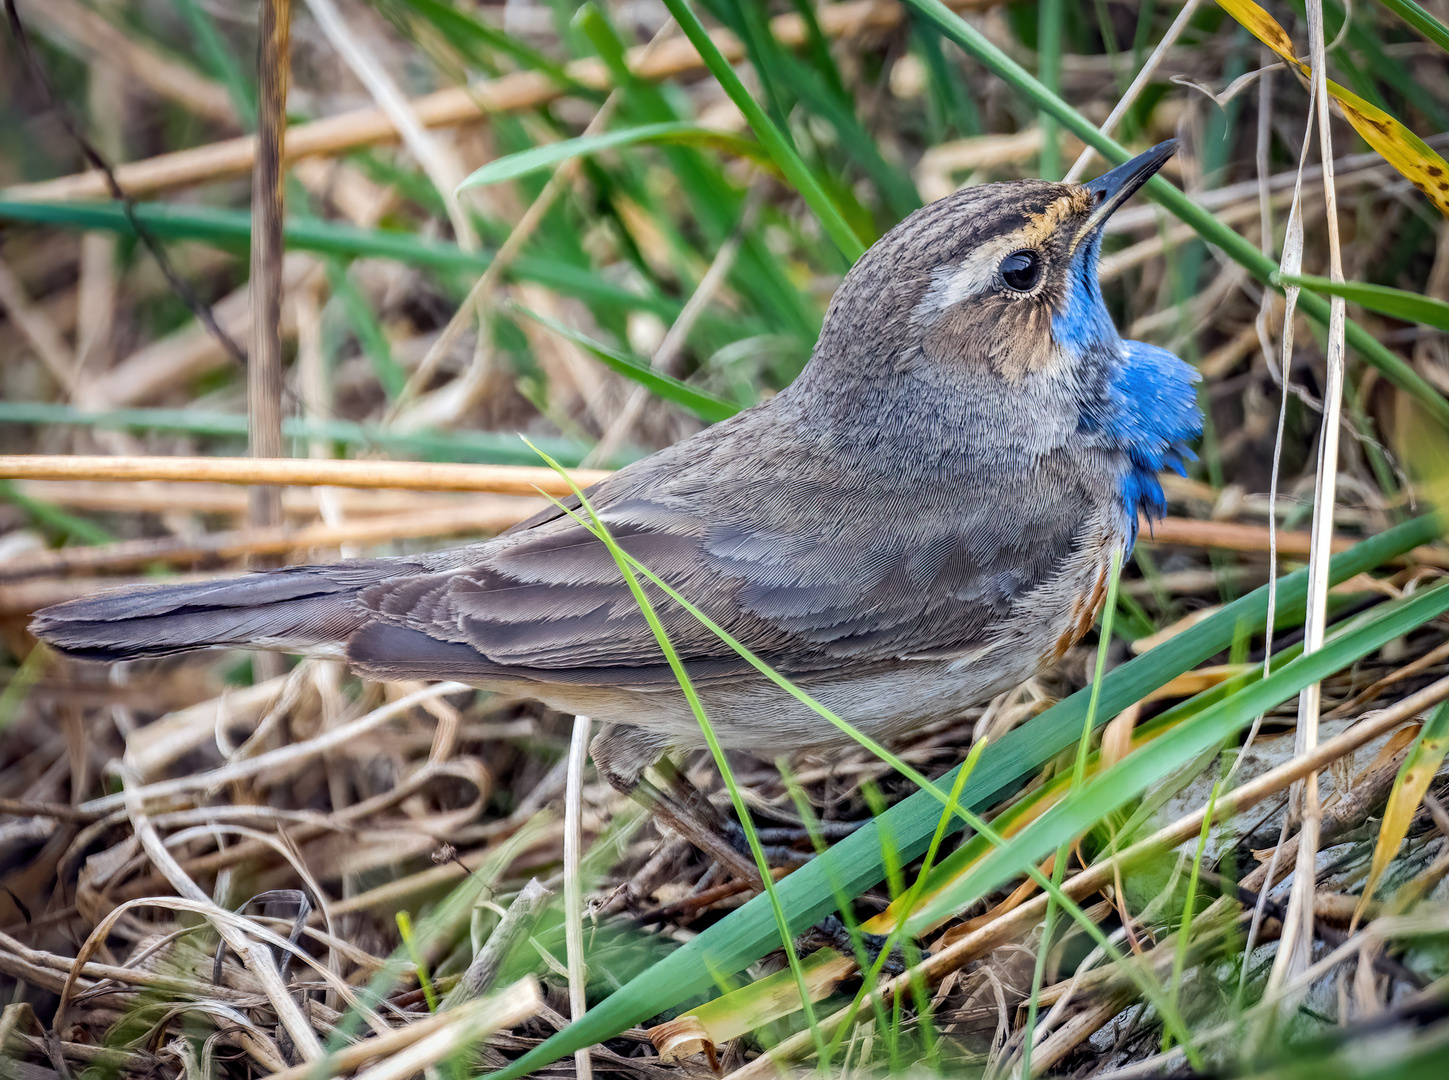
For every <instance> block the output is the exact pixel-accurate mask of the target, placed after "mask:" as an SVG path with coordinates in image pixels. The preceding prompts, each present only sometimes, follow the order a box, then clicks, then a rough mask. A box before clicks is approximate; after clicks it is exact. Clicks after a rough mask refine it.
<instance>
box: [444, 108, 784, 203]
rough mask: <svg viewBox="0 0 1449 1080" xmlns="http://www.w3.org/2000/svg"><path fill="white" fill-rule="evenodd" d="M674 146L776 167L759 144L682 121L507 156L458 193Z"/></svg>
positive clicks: (476, 174)
mask: <svg viewBox="0 0 1449 1080" xmlns="http://www.w3.org/2000/svg"><path fill="white" fill-rule="evenodd" d="M656 143H672V144H678V145H682V146H691V145H700V146H713V147H717V148H719V149H721V150H723V151H725V152H727V153H731V154H735V155H736V156H738V157H745V158H749V159H750V160H752V161H754V162H756V163H757V164H763V165H765V166H766V167H767V168H771V167H773V162H772V161H771V159H770V158H768V157H766V156H765V154H764V153H763V151H761V149H760V147H759V144H758V143H754V142H751V141H750V140H748V139H741V138H740V137H738V136H737V135H731V134H730V133H729V132H727V131H714V130H712V129H710V128H703V127H700V126H699V125H698V124H688V123H684V122H683V121H674V122H670V123H663V124H643V125H640V126H638V127H630V128H620V129H619V130H617V131H608V132H605V133H604V134H602V135H587V136H580V137H579V138H577V139H563V140H560V141H559V142H554V143H548V144H546V145H544V146H535V147H534V148H533V149H532V150H523V151H520V152H519V153H517V154H508V155H507V156H505V157H500V158H494V159H493V160H492V161H490V162H489V163H488V164H487V165H484V166H483V167H482V168H480V169H477V170H475V171H474V172H472V173H471V174H469V176H468V177H467V179H465V180H464V181H463V182H462V183H461V184H459V185H458V190H459V191H462V190H464V189H466V188H473V187H486V186H487V185H489V184H499V183H502V182H503V181H505V180H513V179H515V178H517V177H519V176H527V175H528V174H529V173H533V172H542V171H543V170H545V169H551V168H553V167H554V166H555V165H558V164H560V163H561V162H564V161H567V160H568V159H569V158H575V157H584V156H587V155H589V154H598V153H601V152H603V151H605V150H613V149H616V148H618V147H621V146H638V145H640V144H656Z"/></svg>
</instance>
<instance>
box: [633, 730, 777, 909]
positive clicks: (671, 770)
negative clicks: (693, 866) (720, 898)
mask: <svg viewBox="0 0 1449 1080" xmlns="http://www.w3.org/2000/svg"><path fill="white" fill-rule="evenodd" d="M654 768H655V771H656V772H657V773H659V776H660V779H661V780H662V781H663V783H664V786H663V787H660V786H657V785H655V784H654V783H653V782H652V781H650V780H649V779H648V778H647V777H644V776H641V777H639V779H638V781H637V782H636V783H635V784H634V787H633V789H632V790H631V791H630V792H629V795H630V796H631V797H632V798H634V799H637V800H638V801H639V802H641V803H643V804H644V805H645V806H646V807H648V808H649V809H650V810H651V811H653V813H654V815H655V816H656V817H658V818H660V819H661V820H663V821H664V823H665V824H666V825H668V826H669V827H670V828H671V829H673V830H674V831H675V832H677V833H679V834H680V835H681V836H683V837H684V838H685V839H686V840H688V841H689V842H690V843H691V844H693V845H694V846H695V847H697V848H699V849H700V850H701V851H703V852H704V853H705V854H707V855H710V856H712V857H713V858H714V859H715V860H716V861H718V862H721V863H723V864H724V865H725V866H726V867H727V868H728V869H729V871H730V872H731V873H732V874H734V875H735V876H736V877H737V878H740V879H741V880H742V881H748V882H749V883H750V884H751V885H753V886H754V887H755V888H757V889H758V888H760V887H761V886H762V884H763V883H762V882H761V880H760V871H759V868H758V867H756V866H755V862H754V860H753V859H751V858H750V857H749V855H748V854H746V853H744V852H741V851H740V850H739V848H738V846H736V844H735V843H734V842H733V834H734V833H736V832H738V829H739V826H737V825H734V823H733V822H731V821H728V820H727V819H726V818H725V816H724V815H723V814H721V813H720V812H719V811H718V810H717V809H715V806H714V804H713V803H711V802H710V801H709V799H707V798H706V797H705V795H704V793H703V792H702V791H700V790H699V788H697V787H695V786H694V785H693V784H692V783H690V782H689V780H688V778H687V777H685V776H684V774H683V773H681V772H680V771H679V770H678V769H676V768H675V767H674V765H673V763H671V762H670V761H669V759H668V758H660V759H659V761H657V762H655V765H654Z"/></svg>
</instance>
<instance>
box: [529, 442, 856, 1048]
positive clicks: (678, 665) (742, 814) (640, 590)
mask: <svg viewBox="0 0 1449 1080" xmlns="http://www.w3.org/2000/svg"><path fill="white" fill-rule="evenodd" d="M539 456H540V457H542V458H543V459H544V461H546V462H547V463H548V464H549V465H550V466H551V467H552V468H553V469H554V471H555V472H557V473H558V474H559V476H561V477H563V479H564V480H565V481H567V483H568V485H569V487H571V488H573V493H574V497H575V498H577V499H578V501H579V506H580V507H582V509H583V510H584V512H585V513H587V514H588V516H589V520H590V521H592V522H593V526H594V528H593V531H594V534H595V535H596V536H597V537H598V538H599V539H600V540H602V541H603V543H604V544H605V545H606V546H607V547H608V549H609V554H610V555H612V556H613V557H614V562H615V563H616V564H617V565H618V567H619V572H620V573H621V574H622V575H623V577H624V582H625V584H627V585H628V587H629V592H630V593H631V594H632V595H633V597H634V602H635V603H636V604H638V605H639V611H640V613H641V614H642V615H643V616H644V619H645V621H646V622H648V624H649V629H650V631H651V632H652V633H653V634H654V640H655V641H657V642H658V643H659V648H660V650H661V651H662V652H663V653H664V658H665V660H666V661H667V662H668V664H669V668H670V670H671V671H672V672H673V673H674V678H675V681H677V682H678V683H679V689H680V690H681V691H682V692H683V693H684V697H685V700H686V701H688V702H689V708H690V710H691V711H692V712H693V713H694V718H695V720H696V721H698V723H699V730H700V732H701V733H702V734H703V735H704V738H705V742H706V743H708V745H709V752H710V754H711V756H712V757H713V758H714V763H715V767H716V768H718V769H719V771H720V775H721V776H722V777H723V778H724V782H725V787H726V788H728V789H729V793H730V802H731V803H732V804H733V806H734V810H735V817H736V819H737V820H738V821H739V824H740V828H741V829H743V830H744V834H745V839H746V841H747V842H748V843H749V846H750V854H751V855H752V856H753V857H754V860H755V866H756V867H757V868H758V869H759V872H760V880H761V882H762V883H763V884H764V887H765V895H766V897H768V899H769V901H770V908H771V911H772V912H773V914H774V916H775V926H776V929H777V930H778V931H779V934H780V944H781V947H782V948H783V949H784V950H785V956H786V957H787V958H788V960H789V962H790V970H791V971H792V972H793V973H794V975H795V985H796V988H797V990H798V991H799V993H800V997H801V1000H802V1001H804V1002H806V1005H805V1014H806V1019H807V1021H808V1022H809V1024H810V1026H811V1029H812V1030H813V1031H815V1033H816V1049H817V1052H818V1053H819V1055H820V1061H821V1063H822V1066H823V1067H825V1068H828V1067H829V1057H828V1052H827V1049H826V1046H825V1041H824V1039H823V1038H822V1037H821V1036H820V1034H819V1030H818V1027H817V1025H816V1022H815V1014H814V1010H813V1009H812V1008H811V1006H810V1004H809V994H808V991H807V989H806V986H805V973H804V971H803V970H802V969H801V967H800V956H799V954H798V953H797V952H796V950H795V942H794V937H793V935H792V934H791V932H790V925H789V922H788V921H787V920H786V918H785V910H784V908H783V907H782V906H781V904H780V898H779V895H778V892H777V891H776V887H775V879H774V876H773V875H772V874H771V873H770V863H769V860H767V859H766V858H765V849H764V847H763V846H762V845H761V843H760V837H759V833H758V832H756V830H755V826H754V821H753V819H752V818H751V817H750V811H749V806H748V804H747V803H746V802H745V797H744V793H743V792H741V790H740V787H739V783H738V782H737V781H736V780H735V776H734V770H732V769H731V768H730V764H729V761H728V759H726V757H725V754H724V750H723V748H722V747H721V746H720V744H719V737H718V736H717V735H716V734H715V731H714V727H713V726H712V725H711V724H710V722H709V718H708V717H707V716H706V715H705V711H704V704H703V702H701V701H700V699H699V693H698V692H697V691H696V690H695V688H694V682H693V680H691V679H690V677H689V672H688V671H687V670H686V669H685V666H684V662H683V661H682V660H681V659H680V657H679V653H678V652H677V651H676V650H675V648H674V643H673V642H672V641H670V640H669V634H668V632H667V631H666V630H665V629H664V624H663V622H661V621H660V619H659V615H658V613H657V612H656V611H655V610H654V605H653V603H652V602H651V601H650V599H649V596H648V594H647V593H645V591H644V587H643V586H642V585H640V584H639V579H638V577H637V576H635V573H634V560H633V559H631V558H630V557H629V555H628V554H627V553H626V552H625V551H624V549H623V548H621V547H620V546H619V544H618V542H617V541H616V540H615V539H614V538H613V536H612V535H610V533H609V530H608V529H607V528H606V527H605V525H604V523H603V521H602V520H600V518H599V516H598V514H597V513H595V512H594V508H593V505H592V504H591V503H590V502H589V500H588V497H587V496H586V495H585V494H584V490H583V488H581V487H579V486H578V485H577V484H575V483H574V482H573V479H572V477H570V475H569V473H568V471H567V470H565V469H564V467H563V466H562V465H560V464H559V463H558V462H556V461H554V460H553V459H552V458H550V457H549V456H548V455H547V454H544V453H542V451H540V452H539ZM552 501H553V503H554V505H556V506H557V507H558V508H559V509H560V510H562V511H563V512H564V513H566V514H569V516H570V517H573V518H575V520H580V519H579V518H578V515H576V514H575V513H574V512H573V510H572V509H571V508H569V507H566V506H565V505H564V504H563V503H562V502H560V501H559V500H557V499H553V500H552ZM580 523H582V522H580ZM578 1023H579V1022H578V1021H575V1024H576V1025H577V1024H578ZM585 1045H587V1044H585Z"/></svg>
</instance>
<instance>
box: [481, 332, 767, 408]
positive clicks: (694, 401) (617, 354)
mask: <svg viewBox="0 0 1449 1080" xmlns="http://www.w3.org/2000/svg"><path fill="white" fill-rule="evenodd" d="M508 306H509V307H510V308H511V309H512V310H514V311H516V312H518V313H519V314H520V315H526V316H527V317H528V318H530V319H532V320H533V321H534V322H536V323H538V324H539V325H541V326H546V327H548V328H549V329H550V330H552V331H553V332H554V333H555V334H558V335H559V336H560V337H565V338H568V339H569V340H570V341H572V342H573V343H574V344H576V345H579V346H582V347H583V348H585V349H587V350H588V351H589V352H591V353H593V354H594V355H595V356H597V357H598V358H599V359H600V360H601V361H603V363H604V366H605V367H607V368H608V369H609V370H610V371H613V372H616V373H617V374H619V375H623V376H625V377H626V378H629V379H633V380H634V381H635V382H637V383H638V384H639V385H640V386H643V387H645V388H646V389H647V390H649V391H650V392H651V393H653V394H656V395H658V396H659V397H662V398H663V399H664V400H665V401H672V402H674V404H676V405H678V406H680V407H681V408H685V409H688V410H689V411H690V412H692V413H694V414H695V415H696V416H698V417H699V418H700V419H701V420H708V421H709V422H710V423H712V424H713V423H716V422H717V421H720V420H725V419H727V418H729V417H731V416H733V415H734V414H735V413H737V412H739V411H740V407H739V406H738V405H736V404H735V403H734V402H732V401H725V400H724V399H723V398H717V397H715V396H714V395H713V394H706V393H705V392H704V391H703V390H696V389H695V388H694V387H692V386H690V385H689V384H688V383H684V382H680V381H679V380H678V379H676V378H674V377H673V376H672V375H665V374H664V373H663V372H660V371H655V370H654V369H653V368H652V367H650V366H649V363H648V361H646V360H644V359H642V358H640V357H637V356H630V355H629V354H628V353H624V352H621V351H619V350H618V349H615V348H612V347H611V346H608V345H605V344H604V343H603V342H602V341H595V340H594V339H593V338H591V337H589V336H588V335H587V334H581V333H579V332H578V331H577V330H575V329H574V328H573V327H571V326H565V325H564V324H563V323H561V322H559V321H558V320H556V319H550V318H549V317H548V316H546V315H540V314H539V313H538V312H536V311H529V310H528V308H526V307H520V306H519V305H517V304H510V305H508Z"/></svg>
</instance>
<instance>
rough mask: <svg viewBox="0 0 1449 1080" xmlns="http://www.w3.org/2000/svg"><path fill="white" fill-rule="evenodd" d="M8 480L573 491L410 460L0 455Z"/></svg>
mask: <svg viewBox="0 0 1449 1080" xmlns="http://www.w3.org/2000/svg"><path fill="white" fill-rule="evenodd" d="M608 475H609V473H607V472H604V471H601V470H598V469H574V470H572V471H571V472H570V473H569V479H570V480H572V481H573V482H574V483H577V484H578V485H579V486H580V487H583V488H587V487H589V486H591V485H593V484H596V483H598V482H599V481H600V480H602V479H604V477H606V476H608ZM0 479H6V480H187V481H215V482H219V483H223V484H290V485H302V486H306V487H316V486H318V485H325V486H328V487H350V488H407V489H409V490H412V491H483V492H491V493H493V494H497V495H538V494H540V493H542V494H544V495H557V496H567V495H569V494H571V493H572V489H571V488H570V487H569V484H568V481H566V480H564V479H563V478H562V477H560V476H559V475H558V473H556V472H554V471H553V470H552V469H547V468H542V467H535V466H531V465H456V464H442V465H439V464H432V463H428V462H413V461H323V460H308V459H305V458H191V457H174V458H170V457H168V458H159V457H105V456H96V457H89V456H85V455H79V454H78V455H74V456H68V455H56V456H50V455H44V454H13V455H5V456H0Z"/></svg>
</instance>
